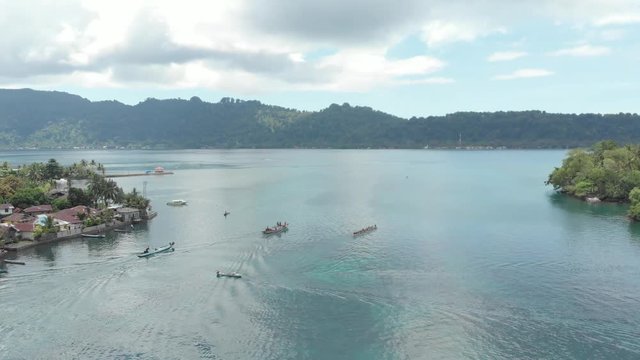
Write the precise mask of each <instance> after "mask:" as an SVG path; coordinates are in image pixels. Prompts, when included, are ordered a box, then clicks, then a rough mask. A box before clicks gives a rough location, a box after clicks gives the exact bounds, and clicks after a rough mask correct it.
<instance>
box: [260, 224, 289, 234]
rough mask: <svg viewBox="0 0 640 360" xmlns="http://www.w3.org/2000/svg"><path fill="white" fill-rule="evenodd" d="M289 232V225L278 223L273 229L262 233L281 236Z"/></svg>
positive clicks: (269, 228) (270, 228)
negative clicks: (280, 234)
mask: <svg viewBox="0 0 640 360" xmlns="http://www.w3.org/2000/svg"><path fill="white" fill-rule="evenodd" d="M287 230H289V224H287V223H286V222H284V223H281V222H278V223H277V224H276V225H275V226H273V227H268V226H267V228H266V229H264V230H262V233H263V234H264V235H273V234H279V233H281V232H285V231H287Z"/></svg>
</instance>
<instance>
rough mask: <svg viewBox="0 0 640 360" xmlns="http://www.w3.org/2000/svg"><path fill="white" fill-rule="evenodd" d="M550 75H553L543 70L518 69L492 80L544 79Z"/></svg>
mask: <svg viewBox="0 0 640 360" xmlns="http://www.w3.org/2000/svg"><path fill="white" fill-rule="evenodd" d="M550 75H553V72H552V71H549V70H545V69H520V70H516V71H514V72H512V73H510V74H503V75H498V76H495V77H494V78H493V79H494V80H514V79H525V78H536V77H545V76H550Z"/></svg>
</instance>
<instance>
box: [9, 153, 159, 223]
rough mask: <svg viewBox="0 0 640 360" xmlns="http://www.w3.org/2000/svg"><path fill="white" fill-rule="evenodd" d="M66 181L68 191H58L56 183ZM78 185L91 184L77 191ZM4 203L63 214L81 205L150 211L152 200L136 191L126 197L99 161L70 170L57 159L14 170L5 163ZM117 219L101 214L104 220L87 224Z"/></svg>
mask: <svg viewBox="0 0 640 360" xmlns="http://www.w3.org/2000/svg"><path fill="white" fill-rule="evenodd" d="M59 179H66V180H67V181H68V186H67V188H68V190H65V191H57V190H56V180H59ZM74 182H82V183H84V182H88V185H87V186H86V189H83V187H85V186H81V187H75V186H74ZM0 203H9V204H12V205H13V206H15V207H18V208H23V209H24V208H27V207H30V206H34V205H51V206H52V208H53V209H54V210H63V209H67V208H71V207H75V206H78V205H84V206H89V207H94V208H101V209H106V208H107V207H108V205H109V204H112V203H120V204H124V205H125V206H130V207H136V208H138V209H142V210H144V209H146V208H147V207H148V206H149V200H148V199H145V198H143V197H142V196H140V195H139V194H138V193H137V191H136V190H135V189H134V190H133V191H132V192H130V193H127V194H126V193H125V192H124V191H123V190H122V188H120V187H119V186H118V184H117V183H116V182H115V181H113V180H112V179H107V178H105V177H104V166H103V165H102V164H100V163H96V162H95V161H93V160H92V161H90V162H89V161H86V160H81V161H80V162H79V163H74V164H72V165H70V166H62V165H60V164H59V163H58V162H57V161H56V160H55V159H49V161H47V162H46V163H32V164H28V165H23V166H19V167H17V168H12V167H11V166H10V164H8V163H7V162H4V163H3V164H2V165H0ZM112 218H113V213H112V212H109V211H107V210H106V211H103V212H101V215H100V218H99V219H98V218H96V219H93V218H87V219H83V220H84V221H85V223H87V224H89V225H88V226H90V225H91V224H95V223H104V222H106V221H109V220H110V219H112Z"/></svg>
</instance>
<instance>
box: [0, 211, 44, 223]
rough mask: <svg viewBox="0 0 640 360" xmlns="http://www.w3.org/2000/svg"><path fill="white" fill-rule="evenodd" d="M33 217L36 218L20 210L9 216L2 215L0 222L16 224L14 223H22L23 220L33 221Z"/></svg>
mask: <svg viewBox="0 0 640 360" xmlns="http://www.w3.org/2000/svg"><path fill="white" fill-rule="evenodd" d="M35 219H36V218H35V217H34V216H31V215H28V214H25V213H22V212H14V213H13V214H11V215H9V216H6V217H3V218H2V222H3V223H7V224H16V223H23V222H34V221H35Z"/></svg>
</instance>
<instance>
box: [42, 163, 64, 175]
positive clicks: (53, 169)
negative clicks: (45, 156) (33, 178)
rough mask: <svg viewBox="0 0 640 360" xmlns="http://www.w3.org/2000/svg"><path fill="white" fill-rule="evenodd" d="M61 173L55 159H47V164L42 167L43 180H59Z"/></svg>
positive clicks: (60, 168) (60, 167)
mask: <svg viewBox="0 0 640 360" xmlns="http://www.w3.org/2000/svg"><path fill="white" fill-rule="evenodd" d="M62 171H63V169H62V166H60V164H58V162H57V161H56V159H49V161H48V162H47V164H46V165H45V166H44V179H46V180H53V179H59V178H60V177H61V176H62Z"/></svg>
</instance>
